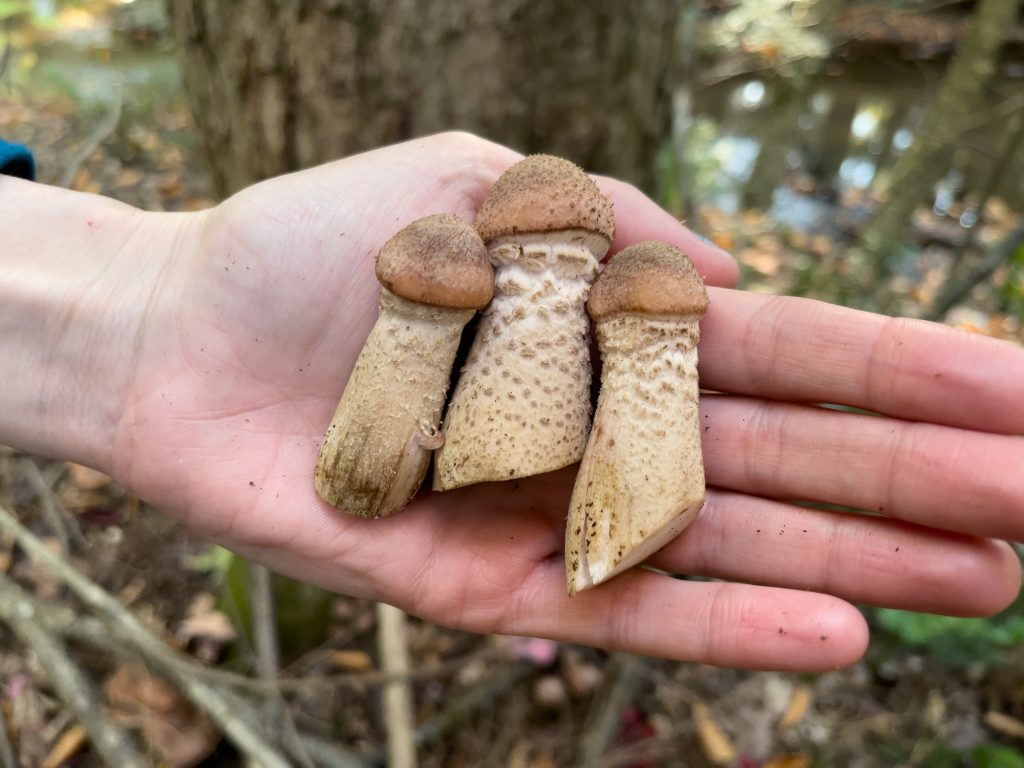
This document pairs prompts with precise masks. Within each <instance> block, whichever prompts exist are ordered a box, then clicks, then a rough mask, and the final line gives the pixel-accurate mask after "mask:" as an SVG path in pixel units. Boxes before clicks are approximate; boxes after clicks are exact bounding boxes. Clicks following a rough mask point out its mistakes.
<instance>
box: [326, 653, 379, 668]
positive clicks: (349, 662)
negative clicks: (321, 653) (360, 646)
mask: <svg viewBox="0 0 1024 768" xmlns="http://www.w3.org/2000/svg"><path fill="white" fill-rule="evenodd" d="M327 661H328V663H329V664H330V665H331V666H332V667H334V668H335V669H345V670H349V671H351V672H369V671H370V670H371V669H373V659H371V658H370V655H369V654H368V653H365V652H364V651H331V652H330V653H329V654H328V656H327Z"/></svg>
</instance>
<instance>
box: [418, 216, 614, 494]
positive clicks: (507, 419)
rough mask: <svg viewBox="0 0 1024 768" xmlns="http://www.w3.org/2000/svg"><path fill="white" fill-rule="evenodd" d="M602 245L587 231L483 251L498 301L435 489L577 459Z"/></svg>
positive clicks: (456, 410)
mask: <svg viewBox="0 0 1024 768" xmlns="http://www.w3.org/2000/svg"><path fill="white" fill-rule="evenodd" d="M607 247H608V241H607V240H606V239H605V238H604V237H602V236H601V235H595V234H593V233H591V232H587V231H584V230H569V231H562V232H551V233H543V234H528V235H512V236H506V237H502V238H499V239H496V240H493V241H492V242H491V243H489V244H488V253H489V255H490V258H491V263H492V264H493V265H494V268H495V275H494V299H493V300H492V301H491V304H490V305H489V306H488V307H487V309H486V310H484V312H483V313H482V317H481V319H480V325H479V327H478V328H477V332H476V337H475V339H474V341H473V346H472V348H471V350H470V353H469V357H468V359H467V361H466V365H465V366H464V368H463V373H462V377H461V378H460V379H459V382H458V384H457V386H456V390H455V393H454V395H453V396H452V404H451V406H450V408H449V411H448V414H447V415H446V417H445V437H446V444H445V446H444V448H442V449H441V451H440V452H439V454H438V460H437V467H436V472H435V475H434V489H435V490H449V489H451V488H457V487H459V486H462V485H468V484H470V483H478V482H484V481H491V480H510V479H512V478H517V477H527V476H529V475H535V474H539V473H542V472H550V471H552V470H555V469H559V468H561V467H564V466H567V465H569V464H572V463H573V462H575V461H579V459H580V457H581V456H582V455H583V449H584V447H585V445H586V440H587V432H588V430H589V427H590V380H591V365H590V346H589V343H588V330H589V325H590V323H589V320H588V318H587V314H586V310H585V302H586V299H587V294H588V292H589V291H590V285H591V283H592V282H593V280H594V278H595V277H596V275H597V267H598V259H599V258H600V256H601V255H603V254H604V252H605V250H607ZM481 433H483V434H486V435H490V436H491V439H489V440H483V439H481Z"/></svg>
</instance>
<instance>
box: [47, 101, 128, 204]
mask: <svg viewBox="0 0 1024 768" xmlns="http://www.w3.org/2000/svg"><path fill="white" fill-rule="evenodd" d="M122 100H123V97H122V94H121V87H120V86H117V87H115V88H114V101H113V102H112V103H111V105H110V109H108V110H107V114H105V115H104V116H103V119H102V120H100V121H99V123H97V124H96V127H95V128H94V129H93V132H92V133H91V134H89V138H87V139H86V140H85V143H84V144H82V146H81V147H80V148H79V150H78V151H77V152H76V153H75V156H74V157H72V158H71V162H69V163H68V165H67V167H66V168H65V169H64V173H62V174H61V176H60V181H58V182H57V184H58V186H61V187H70V186H71V184H72V182H74V180H75V176H76V175H77V174H78V171H79V169H81V167H82V166H83V165H84V164H85V161H86V160H88V159H89V156H90V155H91V154H92V153H93V152H95V151H96V148H97V147H98V146H99V145H100V144H102V143H103V142H104V141H106V139H107V138H108V137H109V136H110V134H112V133H113V132H114V131H115V130H116V129H117V124H118V123H119V122H121V102H122Z"/></svg>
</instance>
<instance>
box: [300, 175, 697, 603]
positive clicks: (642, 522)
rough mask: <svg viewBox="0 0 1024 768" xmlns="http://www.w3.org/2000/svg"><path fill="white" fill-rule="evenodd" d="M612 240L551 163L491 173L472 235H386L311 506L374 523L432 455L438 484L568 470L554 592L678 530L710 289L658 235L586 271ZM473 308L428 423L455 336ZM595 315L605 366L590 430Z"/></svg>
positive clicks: (575, 588)
mask: <svg viewBox="0 0 1024 768" xmlns="http://www.w3.org/2000/svg"><path fill="white" fill-rule="evenodd" d="M614 234H615V221H614V216H613V213H612V208H611V205H610V203H609V202H608V201H607V200H606V199H605V198H604V196H603V195H602V194H601V192H600V190H598V188H597V186H596V185H595V184H594V182H593V181H592V180H591V179H590V177H589V176H587V175H586V174H585V173H584V172H583V171H582V170H581V169H579V168H578V167H576V166H575V165H573V164H572V163H570V162H568V161H567V160H562V159H560V158H556V157H551V156H548V155H532V156H529V157H527V158H525V159H524V160H522V161H520V162H519V163H517V164H515V165H514V166H512V167H511V168H510V169H509V170H508V171H506V172H505V174H504V175H502V176H501V178H499V179H498V181H497V182H496V183H495V185H494V187H493V188H492V190H491V192H490V194H489V195H488V197H487V199H486V200H485V201H484V204H483V206H482V207H481V209H480V211H479V213H478V214H477V218H476V221H475V223H474V226H473V227H471V226H469V225H468V224H466V223H465V222H463V221H462V220H461V219H460V218H458V217H457V216H453V215H435V216H428V217H426V218H423V219H420V220H418V221H415V222H413V223H412V224H410V225H409V226H407V227H405V229H403V230H401V231H400V232H399V233H398V234H396V235H395V236H394V237H393V238H392V239H391V240H390V241H388V242H387V243H386V244H385V245H384V247H383V248H382V249H381V251H380V253H379V254H378V256H377V263H376V266H377V277H378V279H379V280H380V282H381V285H382V290H381V299H380V315H379V317H378V319H377V322H376V324H375V325H374V327H373V330H372V331H371V332H370V335H369V337H368V338H367V340H366V344H365V346H364V347H363V350H362V352H361V353H360V355H359V358H358V360H357V361H356V365H355V368H354V370H353V372H352V375H351V377H350V378H349V381H348V384H347V385H346V387H345V391H344V394H343V395H342V397H341V401H340V403H339V404H338V408H337V410H336V412H335V414H334V418H333V419H332V421H331V424H330V426H329V427H328V429H327V432H326V434H325V436H324V439H323V442H322V444H321V448H320V455H319V458H318V461H317V465H316V471H315V485H316V490H317V493H318V494H319V495H320V496H321V497H322V498H323V499H324V500H325V501H327V502H328V503H330V504H332V505H333V506H335V507H337V508H339V509H341V510H343V511H345V512H348V513H350V514H353V515H359V516H362V517H382V516H385V515H390V514H392V513H394V512H397V511H399V510H400V509H402V508H403V507H404V506H405V505H406V504H408V503H409V501H410V500H411V499H412V498H413V496H414V495H415V494H416V492H417V490H418V489H419V487H420V485H421V483H422V482H423V479H424V477H425V476H426V473H427V469H428V467H429V464H430V460H431V457H432V456H433V458H434V473H433V488H434V490H436V491H446V490H450V489H453V488H458V487H460V486H464V485H469V484H472V483H482V482H489V481H498V480H511V479H515V478H521V477H528V476H530V475H536V474H541V473H544V472H550V471H553V470H556V469H560V468H562V467H565V466H568V465H570V464H574V463H576V462H578V461H581V460H582V463H581V465H580V469H579V473H578V475H577V478H576V485H575V488H574V490H573V494H572V500H571V502H570V508H569V514H568V518H567V522H566V542H565V562H566V576H567V581H568V589H569V593H570V594H575V593H577V592H580V591H583V590H585V589H588V588H590V587H592V586H595V585H597V584H600V583H602V582H604V581H606V580H608V579H610V578H612V577H613V576H615V575H616V574H618V573H621V572H622V571H624V570H626V569H628V568H631V567H632V566H634V565H637V564H638V563H640V562H642V561H644V560H645V559H647V558H648V557H649V556H650V555H652V554H653V553H654V552H656V551H657V550H658V549H660V548H661V547H662V546H664V545H665V544H666V543H668V541H670V540H671V539H672V538H674V537H675V536H676V535H678V534H679V533H680V532H681V531H682V530H683V529H684V528H685V527H686V526H687V525H688V524H689V523H690V521H691V520H692V519H693V518H694V517H695V516H696V514H697V512H698V511H699V509H700V507H701V505H702V504H703V501H704V469H703V462H702V459H701V448H700V426H699V419H698V413H697V397H698V387H697V341H698V338H699V330H698V322H699V321H700V319H701V318H702V317H703V315H704V313H705V311H706V310H707V306H708V297H707V292H706V291H705V289H704V284H703V282H702V281H701V279H700V276H699V275H698V274H697V271H696V269H695V268H694V267H693V264H691V263H690V261H689V259H688V258H687V257H686V256H685V255H684V254H683V253H682V252H681V251H679V250H678V249H677V248H675V247H674V246H671V245H669V244H667V243H662V242H654V241H652V242H646V243H640V244H638V245H634V246H632V247H630V248H626V249H625V250H623V251H622V252H620V253H619V254H618V255H617V256H615V257H614V258H613V259H612V260H611V261H610V262H609V264H608V266H607V267H606V268H605V269H604V271H603V272H601V273H600V275H599V274H598V272H599V264H600V262H601V259H602V258H603V257H604V255H605V253H606V252H607V251H608V248H609V246H610V245H611V242H612V239H613V237H614ZM492 265H493V268H492ZM478 310H481V311H482V316H481V318H480V322H479V325H478V327H477V330H476V336H475V337H474V339H473V343H472V346H471V348H470V350H469V355H468V358H467V359H466V363H465V365H464V366H463V368H462V371H461V374H460V376H459V378H458V383H457V385H456V387H455V390H454V392H453V393H452V396H451V401H450V403H449V405H448V409H447V412H446V413H445V415H444V423H443V426H442V425H441V415H442V409H443V408H444V404H445V399H446V395H447V393H448V386H449V379H450V376H451V371H452V366H453V364H454V361H455V357H456V353H457V351H458V348H459V342H460V339H461V335H462V330H463V328H464V326H465V325H466V323H468V322H469V321H470V319H472V317H473V316H474V314H475V313H476V312H477V311H478ZM588 313H589V318H588ZM591 319H592V320H593V322H594V326H595V329H596V334H597V342H598V349H599V351H600V354H601V359H602V363H603V368H602V373H601V389H600V394H599V397H598V403H597V410H596V413H595V414H594V419H593V424H592V425H591V418H590V415H591V403H590V391H591V360H590V343H589V338H590V334H589V329H590V320H591Z"/></svg>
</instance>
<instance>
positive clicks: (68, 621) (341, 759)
mask: <svg viewBox="0 0 1024 768" xmlns="http://www.w3.org/2000/svg"><path fill="white" fill-rule="evenodd" d="M26 599H27V600H28V601H29V604H30V605H31V607H32V610H33V611H34V612H35V614H36V616H37V617H38V619H39V621H40V623H41V624H43V625H44V626H45V627H46V628H47V629H48V630H49V631H50V632H52V633H56V634H63V635H64V636H65V637H67V638H68V639H70V640H75V641H77V642H80V643H84V644H86V645H90V646H92V647H94V648H96V649H97V650H101V651H108V652H113V653H115V654H118V655H121V656H123V657H126V658H130V659H132V660H142V661H145V662H147V663H151V662H150V660H149V659H148V658H147V657H145V655H144V654H140V653H139V652H138V651H137V650H136V649H135V648H134V647H133V646H132V645H131V644H129V643H126V642H124V641H123V640H121V639H120V638H119V637H117V636H116V635H114V636H112V635H111V632H110V628H109V626H108V625H107V624H106V623H104V622H103V621H101V620H100V619H96V618H93V617H92V616H82V615H80V614H78V613H77V612H76V611H74V610H73V609H71V608H70V607H68V606H66V605H62V604H57V603H44V602H42V601H41V600H39V599H38V598H36V597H35V596H33V595H26ZM172 654H173V657H172V658H173V663H174V664H175V665H177V666H179V667H181V669H182V673H183V674H191V675H196V676H200V677H202V676H203V675H205V674H207V673H210V672H218V673H220V674H218V675H217V676H214V679H216V680H220V681H222V682H228V683H237V682H238V681H239V680H245V681H248V682H252V683H257V684H260V686H261V687H258V688H257V689H256V692H257V693H266V692H267V691H266V688H265V686H263V684H262V681H259V680H251V679H250V678H246V677H243V676H241V675H235V674H234V673H231V672H222V671H221V670H215V669H211V668H208V667H205V666H203V665H202V664H201V663H200V662H198V661H195V660H194V659H192V658H191V657H189V656H182V655H179V654H177V653H174V652H173V651H172ZM170 660H171V659H168V661H170ZM153 666H156V667H160V664H159V662H158V663H156V664H153ZM160 669H161V670H163V669H164V667H160ZM164 674H166V672H164ZM225 676H231V677H234V678H237V680H226V681H224V680H223V677H225ZM312 681H313V678H310V679H309V682H312ZM293 682H300V681H293ZM297 738H298V740H299V741H300V742H301V744H302V747H303V748H304V749H305V751H306V753H307V754H309V755H310V756H312V757H313V758H314V760H315V761H316V762H317V763H319V764H321V765H326V766H328V768H363V767H364V765H365V764H364V763H363V762H362V761H361V760H360V759H359V758H358V757H356V756H355V755H353V754H352V753H350V752H348V751H347V750H345V749H342V748H340V747H337V746H335V745H334V744H332V743H330V742H326V741H323V740H322V739H318V738H317V737H315V736H311V735H309V734H305V733H300V734H298V736H297ZM4 768H7V766H4Z"/></svg>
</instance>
